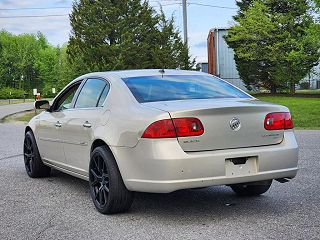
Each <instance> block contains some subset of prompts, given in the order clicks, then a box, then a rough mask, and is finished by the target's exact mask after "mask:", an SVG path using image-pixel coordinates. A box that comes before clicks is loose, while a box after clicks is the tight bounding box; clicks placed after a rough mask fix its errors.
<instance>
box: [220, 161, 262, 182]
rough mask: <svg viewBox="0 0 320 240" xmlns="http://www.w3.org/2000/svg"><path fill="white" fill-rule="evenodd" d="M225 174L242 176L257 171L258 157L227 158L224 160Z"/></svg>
mask: <svg viewBox="0 0 320 240" xmlns="http://www.w3.org/2000/svg"><path fill="white" fill-rule="evenodd" d="M225 166H226V176H227V177H234V176H244V175H252V174H256V173H258V157H256V156H253V157H238V158H227V159H226V161H225Z"/></svg>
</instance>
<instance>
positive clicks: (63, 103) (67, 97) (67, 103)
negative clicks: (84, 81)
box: [55, 83, 80, 111]
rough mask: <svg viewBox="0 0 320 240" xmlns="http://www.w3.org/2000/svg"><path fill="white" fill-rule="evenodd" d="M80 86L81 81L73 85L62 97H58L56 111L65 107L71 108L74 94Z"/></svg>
mask: <svg viewBox="0 0 320 240" xmlns="http://www.w3.org/2000/svg"><path fill="white" fill-rule="evenodd" d="M79 86H80V83H77V84H75V85H74V86H72V87H71V88H70V89H69V90H68V91H67V92H66V93H65V94H64V95H62V97H61V98H60V99H58V102H57V105H56V108H55V109H56V111H61V110H65V109H69V108H71V107H72V105H71V104H72V99H73V97H74V95H75V94H76V92H77V89H78V87H79Z"/></svg>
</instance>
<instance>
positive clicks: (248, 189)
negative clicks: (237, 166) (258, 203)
mask: <svg viewBox="0 0 320 240" xmlns="http://www.w3.org/2000/svg"><path fill="white" fill-rule="evenodd" d="M271 184H272V180H265V181H259V182H251V183H240V184H233V185H230V187H231V188H232V190H233V191H234V192H235V193H236V194H237V195H239V196H257V195H261V194H263V193H265V192H267V191H268V190H269V188H270V187H271Z"/></svg>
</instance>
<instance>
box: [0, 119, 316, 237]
mask: <svg viewBox="0 0 320 240" xmlns="http://www.w3.org/2000/svg"><path fill="white" fill-rule="evenodd" d="M23 131H24V126H23V125H15V124H0V239H320V163H319V162H320V147H319V146H320V131H296V135H297V139H298V142H299V145H300V157H299V158H300V162H299V167H300V171H299V173H298V175H297V177H296V178H295V179H294V180H292V181H291V182H289V183H286V184H280V183H278V182H274V183H273V186H272V187H271V189H270V190H269V192H267V193H266V194H265V195H263V196H261V197H256V198H240V197H237V196H235V195H234V194H233V192H232V191H231V190H230V189H229V188H228V187H225V186H218V187H210V188H206V189H201V190H183V191H178V192H175V193H171V194H145V193H137V194H136V198H135V202H134V204H133V206H132V209H131V211H130V212H128V213H125V214H119V215H112V216H105V215H101V214H99V213H98V212H97V211H96V210H95V208H94V206H93V204H92V202H91V199H90V196H89V192H88V186H87V185H88V184H87V182H85V181H83V180H79V179H76V178H74V177H71V176H68V175H66V174H63V173H60V172H57V171H54V172H53V174H52V176H51V177H50V178H44V179H31V178H29V177H28V176H27V174H26V173H25V169H24V165H23V157H22V143H23Z"/></svg>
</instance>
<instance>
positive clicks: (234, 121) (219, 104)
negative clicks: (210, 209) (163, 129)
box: [143, 99, 288, 152]
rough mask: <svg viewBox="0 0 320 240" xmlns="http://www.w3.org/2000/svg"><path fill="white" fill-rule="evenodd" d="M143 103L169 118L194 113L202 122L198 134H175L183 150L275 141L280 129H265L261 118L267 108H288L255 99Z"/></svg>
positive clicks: (229, 147)
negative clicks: (201, 128) (166, 114)
mask: <svg viewBox="0 0 320 240" xmlns="http://www.w3.org/2000/svg"><path fill="white" fill-rule="evenodd" d="M143 105H145V106H148V107H152V108H157V109H161V110H163V111H167V112H169V114H170V115H171V117H172V118H186V117H194V118H198V119H199V120H200V121H201V122H202V124H203V126H204V133H203V134H202V135H201V136H193V137H179V138H178V141H179V144H180V146H181V147H182V149H183V150H184V151H186V152H188V151H210V150H222V149H232V148H245V147H255V146H267V145H273V144H279V143H280V142H281V141H282V139H283V133H284V130H275V131H268V130H266V129H265V128H264V119H265V116H266V115H267V114H268V113H270V112H283V111H288V109H287V108H285V107H283V106H279V105H274V104H270V103H265V102H261V101H258V100H255V99H246V100H243V99H221V100H212V99H211V100H210V99H205V100H181V101H164V102H149V103H143ZM238 121H240V125H239V122H238Z"/></svg>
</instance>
